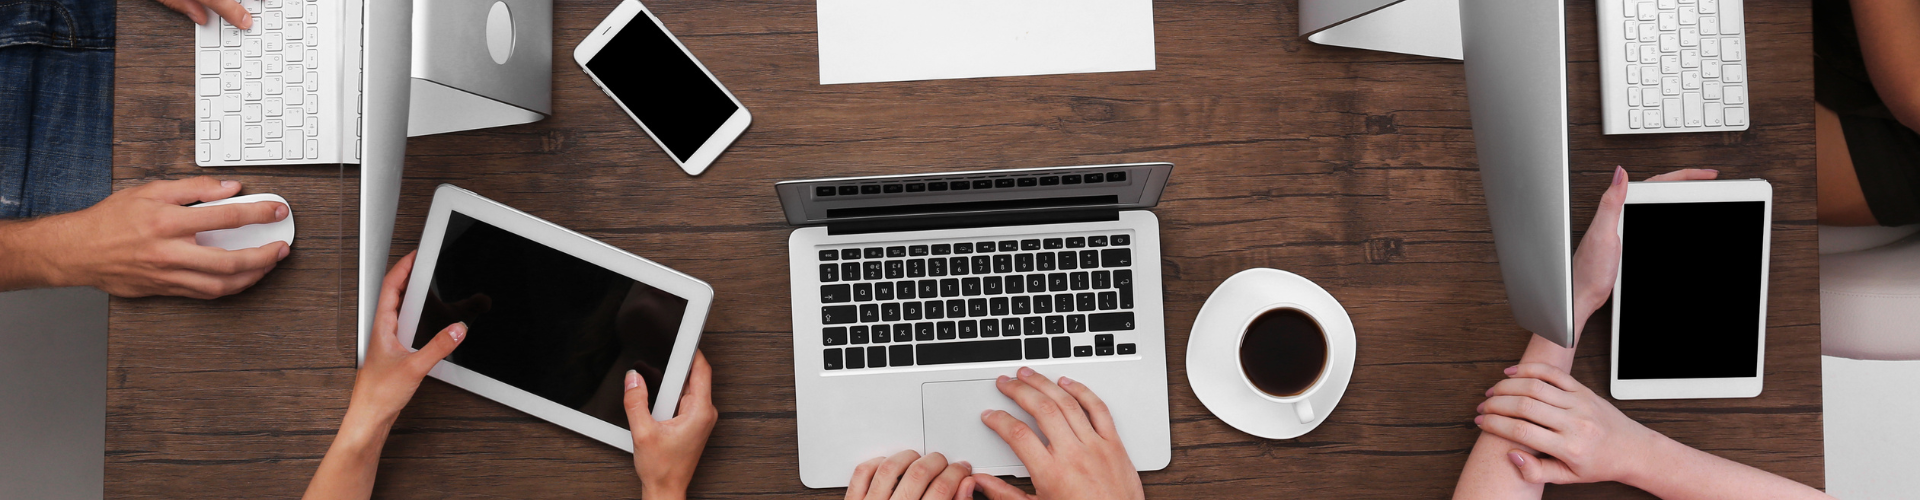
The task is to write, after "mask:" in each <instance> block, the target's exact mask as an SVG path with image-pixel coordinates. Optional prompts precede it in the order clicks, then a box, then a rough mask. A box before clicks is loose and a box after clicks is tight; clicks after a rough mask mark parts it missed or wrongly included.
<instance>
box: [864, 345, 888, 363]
mask: <svg viewBox="0 0 1920 500" xmlns="http://www.w3.org/2000/svg"><path fill="white" fill-rule="evenodd" d="M867 366H868V367H871V368H886V367H887V348H885V347H880V346H873V347H868V348H867Z"/></svg>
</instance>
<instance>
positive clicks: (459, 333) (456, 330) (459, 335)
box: [447, 321, 467, 344]
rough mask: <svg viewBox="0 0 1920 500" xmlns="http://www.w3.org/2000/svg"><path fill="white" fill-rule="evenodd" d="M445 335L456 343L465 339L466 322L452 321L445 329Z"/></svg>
mask: <svg viewBox="0 0 1920 500" xmlns="http://www.w3.org/2000/svg"><path fill="white" fill-rule="evenodd" d="M447 336H448V337H453V342H454V343H456V344H457V343H460V341H462V340H466V339H467V322H465V321H462V322H459V323H454V324H453V326H452V327H450V328H448V329H447Z"/></svg>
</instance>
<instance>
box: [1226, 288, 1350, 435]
mask: <svg viewBox="0 0 1920 500" xmlns="http://www.w3.org/2000/svg"><path fill="white" fill-rule="evenodd" d="M1282 309H1292V310H1294V311H1299V312H1300V313H1301V314H1302V315H1305V316H1306V317H1307V319H1308V320H1311V321H1313V325H1314V330H1315V331H1318V332H1320V337H1321V339H1320V340H1321V341H1322V342H1326V343H1327V346H1328V348H1327V354H1326V356H1325V357H1322V358H1321V361H1320V371H1319V373H1317V374H1315V375H1314V379H1313V385H1309V386H1307V389H1306V390H1304V391H1300V393H1298V394H1294V395H1291V396H1275V395H1273V394H1269V393H1267V391H1265V390H1262V389H1260V387H1259V386H1256V385H1254V384H1253V380H1252V379H1251V378H1249V377H1248V376H1247V367H1246V365H1245V363H1243V362H1242V361H1241V358H1240V356H1239V353H1240V349H1242V348H1244V347H1245V344H1246V340H1247V333H1248V330H1250V329H1251V328H1253V322H1254V320H1257V319H1259V318H1260V317H1261V316H1264V315H1266V314H1267V313H1269V312H1273V311H1277V310H1282ZM1239 335H1240V337H1239V338H1238V339H1236V340H1235V341H1234V354H1235V355H1234V356H1233V364H1234V368H1237V370H1235V371H1236V372H1238V373H1239V374H1240V382H1241V383H1244V384H1246V385H1247V390H1250V391H1253V393H1254V394H1258V395H1260V397H1262V398H1266V399H1267V400H1268V401H1272V402H1275V403H1281V404H1290V405H1293V414H1294V416H1295V417H1297V418H1299V419H1300V423H1302V424H1306V423H1312V422H1313V421H1314V419H1316V418H1318V417H1319V414H1317V413H1316V412H1314V410H1313V403H1312V402H1311V401H1308V399H1309V398H1311V397H1313V394H1314V393H1315V392H1318V391H1319V390H1320V388H1321V387H1322V386H1325V385H1326V383H1327V378H1328V377H1327V373H1328V372H1330V371H1332V370H1333V360H1332V357H1333V349H1332V346H1333V343H1332V340H1333V339H1330V338H1327V328H1326V325H1325V323H1323V322H1322V321H1321V320H1320V317H1319V315H1316V314H1314V313H1313V310H1312V309H1308V308H1307V307H1305V306H1302V305H1300V304H1294V303H1279V304H1273V305H1270V306H1267V307H1264V308H1261V309H1259V310H1257V311H1254V313H1253V314H1249V315H1247V317H1246V318H1245V319H1243V320H1241V321H1240V333H1239Z"/></svg>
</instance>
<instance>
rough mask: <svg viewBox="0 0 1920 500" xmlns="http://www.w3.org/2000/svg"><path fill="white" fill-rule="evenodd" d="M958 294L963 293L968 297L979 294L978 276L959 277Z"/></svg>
mask: <svg viewBox="0 0 1920 500" xmlns="http://www.w3.org/2000/svg"><path fill="white" fill-rule="evenodd" d="M960 295H964V296H968V297H972V296H975V295H980V278H965V279H961V280H960ZM949 297H951V295H949Z"/></svg>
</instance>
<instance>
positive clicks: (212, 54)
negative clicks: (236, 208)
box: [194, 0, 360, 167]
mask: <svg viewBox="0 0 1920 500" xmlns="http://www.w3.org/2000/svg"><path fill="white" fill-rule="evenodd" d="M347 3H351V2H341V1H337V0H242V1H241V2H240V4H241V5H243V6H245V7H246V8H247V11H249V12H252V13H253V27H252V28H251V29H246V30H241V29H239V28H237V27H234V26H233V25H232V24H229V23H227V22H226V21H225V20H223V19H220V17H219V16H218V15H215V14H213V13H212V12H211V11H209V12H208V18H209V19H211V21H210V22H208V23H207V24H206V25H203V26H199V27H197V28H195V30H196V33H195V39H196V41H195V48H194V50H195V55H194V66H195V72H194V73H195V76H194V78H195V82H196V83H195V94H196V96H195V102H196V104H195V108H196V109H195V113H196V115H197V116H196V117H197V121H196V126H195V128H194V137H195V152H194V155H195V160H196V161H197V162H198V164H199V165H200V166H203V167H213V166H237V165H290V164H306V163H342V162H353V161H355V160H357V156H358V147H357V145H355V143H356V142H357V141H356V140H355V138H357V136H358V134H357V130H358V122H359V117H358V112H357V111H358V110H357V109H356V108H357V106H358V99H357V97H356V98H355V99H352V100H346V101H347V102H346V103H343V102H342V101H343V99H342V98H341V96H342V95H349V96H357V95H358V94H359V93H358V91H357V90H358V88H359V78H358V71H355V72H353V74H352V75H350V76H351V77H350V78H348V77H346V76H349V75H343V74H342V73H343V72H342V71H341V70H340V68H342V67H343V66H344V64H343V61H344V60H346V59H352V62H353V64H354V67H356V68H357V67H358V66H359V64H358V57H357V54H358V49H359V46H360V40H359V29H358V24H359V23H358V22H357V19H355V20H354V21H353V22H351V23H350V24H351V26H350V27H351V28H352V29H351V30H350V31H349V30H344V29H342V28H343V25H342V23H345V22H347V21H345V20H346V19H349V17H348V16H349V15H350V14H351V15H355V16H357V11H358V9H357V8H353V9H350V10H352V11H354V12H348V10H349V9H348V8H347V6H344V5H343V4H347ZM343 33H350V34H351V35H347V34H343ZM349 52H350V54H351V55H352V56H353V57H350V58H348V57H343V55H345V54H349ZM343 89H353V90H354V91H353V92H351V93H345V92H343ZM342 118H345V119H346V120H345V121H343V120H342ZM343 136H344V140H343Z"/></svg>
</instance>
